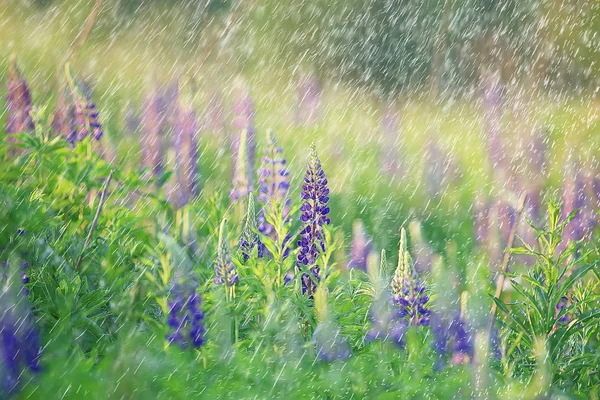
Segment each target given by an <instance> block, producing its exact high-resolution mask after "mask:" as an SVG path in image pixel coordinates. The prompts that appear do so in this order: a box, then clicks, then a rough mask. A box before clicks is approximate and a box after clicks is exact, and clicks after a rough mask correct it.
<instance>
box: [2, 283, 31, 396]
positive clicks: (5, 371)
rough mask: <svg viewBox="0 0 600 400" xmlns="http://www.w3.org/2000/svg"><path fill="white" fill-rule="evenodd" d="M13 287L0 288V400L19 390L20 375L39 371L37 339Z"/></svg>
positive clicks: (27, 313)
mask: <svg viewBox="0 0 600 400" xmlns="http://www.w3.org/2000/svg"><path fill="white" fill-rule="evenodd" d="M16 287H17V286H16V285H11V284H10V282H7V283H6V284H5V285H4V287H0V310H1V311H0V371H1V372H0V398H4V395H7V394H8V395H10V394H14V393H15V392H16V391H17V390H18V389H19V384H20V381H21V379H23V373H24V372H25V371H27V370H28V371H29V372H32V373H36V372H38V371H39V370H40V365H39V357H40V352H41V346H40V337H39V333H38V331H37V329H36V328H35V326H34V324H33V321H32V318H31V317H30V315H29V310H28V306H27V305H26V303H25V302H26V300H25V299H24V298H23V297H21V298H19V297H18V294H17V293H16V290H17V289H16Z"/></svg>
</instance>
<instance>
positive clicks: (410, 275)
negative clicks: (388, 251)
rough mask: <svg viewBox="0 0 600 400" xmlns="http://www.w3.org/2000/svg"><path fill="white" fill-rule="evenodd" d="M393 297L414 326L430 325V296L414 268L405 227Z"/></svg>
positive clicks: (402, 313)
mask: <svg viewBox="0 0 600 400" xmlns="http://www.w3.org/2000/svg"><path fill="white" fill-rule="evenodd" d="M391 287H392V299H393V301H394V303H395V304H396V305H397V306H398V307H399V317H400V318H404V319H406V320H407V322H408V323H409V325H412V326H420V325H422V326H427V325H429V317H430V315H431V310H430V309H429V308H428V307H427V303H428V302H429V296H428V295H427V293H426V291H425V286H424V284H423V283H422V282H421V281H420V280H419V279H418V277H417V273H416V271H415V269H414V266H413V263H412V259H411V257H410V253H409V252H408V243H407V240H406V231H405V230H404V228H402V229H401V231H400V251H399V253H398V267H396V271H395V272H394V277H393V279H392V284H391Z"/></svg>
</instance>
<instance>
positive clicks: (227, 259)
mask: <svg viewBox="0 0 600 400" xmlns="http://www.w3.org/2000/svg"><path fill="white" fill-rule="evenodd" d="M214 268H215V279H214V282H215V284H217V285H221V284H222V285H225V286H233V285H235V284H236V283H237V282H238V280H239V277H238V274H237V273H236V272H235V267H234V265H233V262H232V261H231V251H230V249H229V238H228V234H227V218H223V221H221V227H220V228H219V245H218V249H217V259H216V260H215V267H214Z"/></svg>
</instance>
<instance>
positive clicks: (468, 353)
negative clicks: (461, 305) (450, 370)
mask: <svg viewBox="0 0 600 400" xmlns="http://www.w3.org/2000/svg"><path fill="white" fill-rule="evenodd" d="M432 328H433V335H434V342H433V348H434V350H435V351H436V352H437V353H438V354H439V355H440V356H442V357H445V356H446V355H447V354H450V358H451V362H452V364H454V365H458V364H465V363H469V362H471V361H472V360H473V355H474V351H475V349H474V337H473V334H472V332H471V331H470V329H468V327H467V324H466V322H465V321H464V320H463V319H462V317H461V316H460V313H456V314H455V315H454V317H452V318H451V319H450V320H448V319H446V318H443V317H441V316H440V315H438V314H436V315H435V316H434V318H433V323H432Z"/></svg>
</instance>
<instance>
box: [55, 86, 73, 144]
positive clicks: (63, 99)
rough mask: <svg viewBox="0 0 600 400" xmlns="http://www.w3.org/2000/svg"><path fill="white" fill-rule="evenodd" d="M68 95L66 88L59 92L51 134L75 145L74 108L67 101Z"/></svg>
mask: <svg viewBox="0 0 600 400" xmlns="http://www.w3.org/2000/svg"><path fill="white" fill-rule="evenodd" d="M69 98H70V95H69V93H68V91H67V90H66V88H63V89H62V90H61V91H60V94H59V96H58V102H57V104H56V110H55V111H54V121H53V122H52V130H53V134H54V135H57V136H62V137H63V138H65V140H66V141H68V142H69V143H70V144H71V145H74V144H75V138H76V132H75V126H74V121H75V107H74V105H73V103H72V102H71V101H70V100H69Z"/></svg>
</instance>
